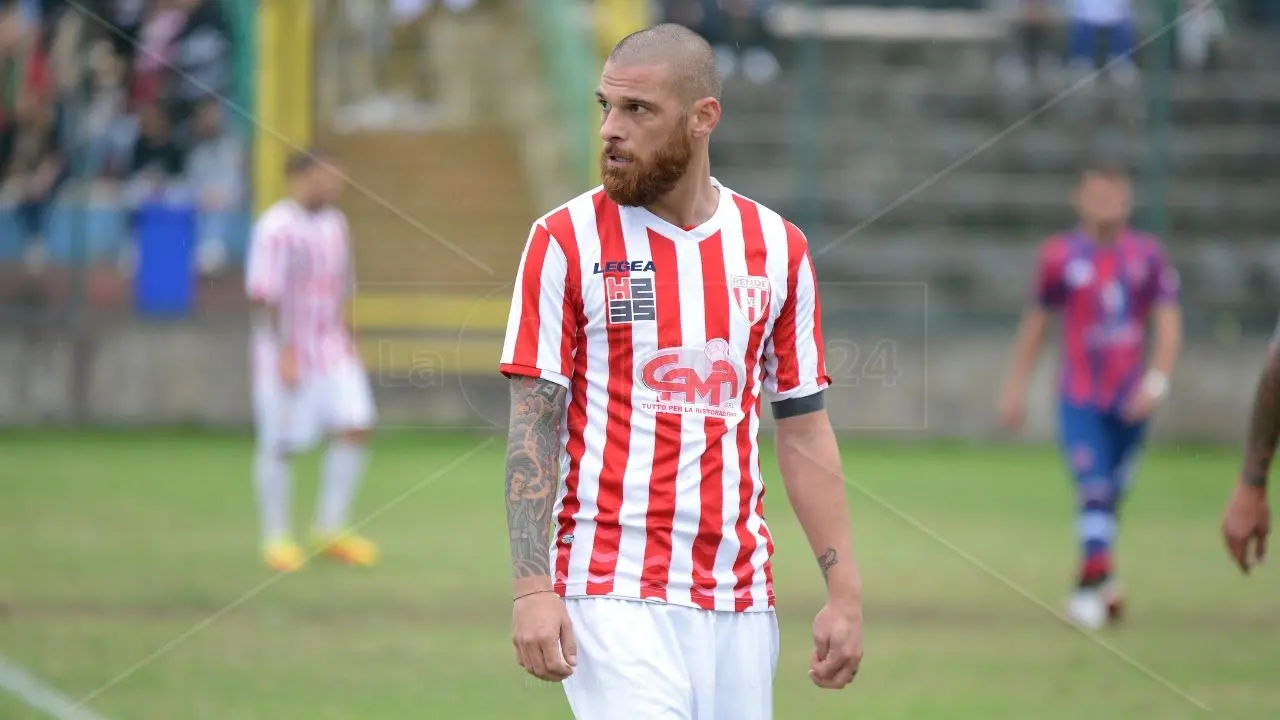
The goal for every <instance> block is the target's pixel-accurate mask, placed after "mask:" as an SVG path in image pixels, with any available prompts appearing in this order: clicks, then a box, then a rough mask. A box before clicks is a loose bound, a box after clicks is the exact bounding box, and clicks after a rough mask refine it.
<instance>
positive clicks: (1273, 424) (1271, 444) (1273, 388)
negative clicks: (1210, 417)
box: [1240, 343, 1280, 487]
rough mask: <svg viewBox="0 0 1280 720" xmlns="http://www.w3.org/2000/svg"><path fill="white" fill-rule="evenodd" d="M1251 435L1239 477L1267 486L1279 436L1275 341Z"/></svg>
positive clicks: (1279, 364) (1279, 369) (1279, 372)
mask: <svg viewBox="0 0 1280 720" xmlns="http://www.w3.org/2000/svg"><path fill="white" fill-rule="evenodd" d="M1248 438H1249V439H1248V442H1246V443H1245V457H1244V468H1243V469H1242V471H1241V474H1240V479H1241V481H1242V482H1244V483H1246V484H1248V485H1252V486H1254V487H1266V485H1267V475H1268V474H1269V473H1270V472H1271V459H1272V458H1273V457H1274V456H1275V453H1276V442H1277V440H1278V439H1280V346H1277V345H1276V344H1274V343H1273V344H1272V346H1271V348H1270V350H1269V351H1268V352H1267V364H1266V367H1265V368H1263V370H1262V376H1261V377H1260V378H1258V386H1257V389H1256V390H1255V391H1254V395H1253V410H1252V412H1251V415H1250V420H1249V434H1248Z"/></svg>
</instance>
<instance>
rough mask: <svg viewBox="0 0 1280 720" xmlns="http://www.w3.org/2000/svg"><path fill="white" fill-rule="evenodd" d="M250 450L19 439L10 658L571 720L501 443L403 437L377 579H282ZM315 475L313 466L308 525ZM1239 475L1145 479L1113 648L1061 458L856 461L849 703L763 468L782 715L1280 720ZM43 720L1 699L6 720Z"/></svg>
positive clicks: (1263, 578) (1134, 507) (1201, 465)
mask: <svg viewBox="0 0 1280 720" xmlns="http://www.w3.org/2000/svg"><path fill="white" fill-rule="evenodd" d="M249 453H250V445H249V442H248V440H247V439H246V438H240V437H225V436H209V437H204V436H199V435H191V434H172V435H130V434H118V435H110V434H98V435H83V434H52V433H12V432H8V431H7V432H6V435H5V436H4V437H3V438H2V439H0V655H3V656H5V657H7V658H9V659H10V660H12V661H14V662H16V663H20V664H21V665H22V666H24V667H25V668H27V669H28V670H30V672H31V673H33V674H34V675H36V676H38V677H40V678H41V679H43V680H44V681H46V682H47V683H49V684H50V685H53V686H55V687H56V688H58V689H59V690H61V691H62V692H63V693H65V694H66V695H68V696H70V697H72V698H75V699H79V698H82V697H85V696H86V695H89V694H90V693H94V692H95V691H96V690H98V689H100V688H102V687H103V686H104V685H106V684H108V683H110V686H109V687H107V688H106V689H105V690H103V691H102V692H101V693H98V694H95V696H94V698H93V701H92V702H91V703H90V706H91V707H92V709H94V710H95V711H96V712H98V713H100V714H101V715H103V716H105V717H106V718H108V720H121V719H125V720H175V719H178V718H181V719H182V720H201V719H204V718H208V719H210V720H213V719H216V720H229V719H235V720H252V719H256V718H263V719H268V718H269V719H270V720H294V719H297V720H322V719H325V718H343V719H350V718H360V719H362V720H379V719H382V718H389V719H390V718H503V719H505V718H521V719H522V720H535V719H541V718H547V719H549V718H567V717H569V712H568V707H567V705H566V703H565V701H564V699H563V695H562V693H561V690H560V688H559V687H557V686H552V685H544V684H541V683H538V682H536V681H532V680H526V679H525V678H524V676H523V674H522V672H521V670H520V669H519V668H518V666H517V665H516V664H515V661H514V659H513V654H512V650H511V643H510V640H509V634H508V629H509V620H510V615H509V612H510V601H509V582H508V574H507V558H506V540H505V537H504V535H505V521H504V517H505V515H504V513H503V510H502V509H501V506H502V491H501V486H502V472H503V455H502V447H501V441H500V440H498V439H485V438H483V437H466V436H441V435H438V434H435V435H433V434H422V435H418V436H409V435H399V436H394V437H386V438H383V439H381V440H380V441H379V443H378V444H377V446H376V447H375V448H374V454H373V458H372V462H371V465H370V469H369V475H368V479H367V482H366V485H365V492H364V494H363V495H362V497H361V501H360V511H361V513H363V515H365V516H368V515H371V514H372V515H374V517H373V518H372V519H371V520H370V521H369V522H368V524H367V525H366V526H365V527H364V529H365V530H366V531H367V532H368V533H369V535H371V536H372V537H373V538H375V539H376V540H378V541H379V542H380V543H381V544H382V548H383V552H384V561H383V564H382V565H381V566H380V567H378V568H376V569H373V570H368V571H358V570H352V569H347V568H341V567H336V566H332V565H328V564H322V563H314V562H313V563H312V564H311V565H309V566H308V567H307V568H305V569H304V570H303V571H302V572H301V573H299V574H296V575H292V576H288V577H282V578H278V579H276V580H275V581H272V577H271V575H270V574H269V573H268V572H267V571H266V570H265V569H264V568H263V567H261V566H260V565H259V563H258V557H257V554H256V538H255V532H256V521H255V516H254V512H253V509H252V508H253V505H252V495H251V484H250V480H249V475H248V472H249V467H250V455H249ZM316 465H317V463H316V459H315V458H314V457H312V458H309V459H308V460H307V461H305V462H304V463H303V464H302V465H301V466H300V467H299V469H298V474H297V476H298V480H299V498H298V500H299V502H298V507H299V512H300V513H301V514H300V517H303V518H306V517H309V515H310V510H311V507H312V505H311V497H312V495H313V489H314V482H313V478H314V476H315V471H316ZM1234 465H1235V463H1234V456H1233V454H1232V453H1224V452H1216V451H1199V450H1197V451H1191V450H1181V451H1175V450H1167V449H1157V450H1156V451H1153V452H1152V454H1151V455H1150V456H1149V457H1148V458H1146V460H1145V461H1144V464H1143V466H1142V467H1141V470H1140V472H1139V475H1138V485H1137V489H1136V491H1135V493H1134V495H1133V497H1132V498H1131V501H1130V503H1129V505H1128V507H1127V509H1126V510H1127V513H1126V518H1125V520H1126V525H1125V528H1124V533H1123V536H1122V539H1121V543H1120V568H1121V572H1122V575H1123V577H1124V581H1125V585H1126V587H1127V590H1128V597H1129V608H1130V617H1129V619H1128V622H1127V624H1126V625H1125V626H1123V627H1121V628H1117V629H1114V630H1110V631H1106V632H1104V633H1101V634H1100V635H1098V636H1097V637H1096V638H1092V637H1089V636H1087V635H1085V634H1083V633H1080V632H1078V631H1076V630H1074V629H1072V628H1071V627H1069V626H1067V625H1065V624H1064V623H1063V622H1062V621H1060V620H1059V619H1057V618H1056V617H1055V613H1056V612H1057V610H1058V609H1059V608H1060V606H1061V605H1062V601H1063V599H1064V597H1065V593H1066V591H1067V589H1068V581H1069V579H1070V575H1071V571H1072V569H1073V565H1074V561H1075V552H1076V551H1075V542H1074V537H1073V536H1074V518H1073V511H1072V499H1071V494H1070V492H1069V484H1068V482H1067V480H1066V479H1065V477H1064V475H1063V472H1062V470H1061V467H1060V465H1059V462H1058V459H1057V456H1056V455H1055V454H1054V453H1053V451H1052V450H1050V449H1047V448H1046V449H1037V450H1031V449H989V448H988V449H973V448H967V447H961V446H945V447H944V446H925V445H909V444H902V445H880V444H858V443H849V444H848V446H847V450H846V457H845V470H846V473H847V475H848V476H849V478H850V481H851V483H853V484H854V485H855V486H856V487H854V488H853V489H851V490H850V502H851V503H852V506H853V513H854V518H855V522H856V528H855V531H856V540H857V549H858V552H859V555H860V561H861V563H862V568H863V573H864V581H865V586H866V588H865V589H866V659H865V663H864V666H863V672H862V673H861V675H860V677H859V679H858V681H857V682H856V683H855V685H854V686H852V687H851V688H850V689H848V690H846V691H844V692H839V693H832V692H828V691H820V690H817V689H815V688H813V687H812V686H811V685H810V684H809V682H808V680H807V678H806V676H805V672H806V669H807V658H808V654H809V652H810V645H809V631H808V628H809V624H810V622H811V620H812V617H813V613H814V612H815V611H816V610H817V609H818V607H819V606H820V604H821V600H822V592H821V585H820V580H819V575H818V571H817V569H816V567H815V565H814V562H813V559H812V556H811V555H810V552H809V550H808V548H807V546H806V545H805V543H804V539H803V536H802V535H801V533H800V530H799V527H798V525H797V524H796V522H795V520H794V518H793V517H792V515H791V512H790V508H789V507H788V506H787V503H786V499H785V497H784V494H783V492H782V488H781V483H780V482H778V481H777V473H776V469H775V468H776V466H775V465H774V460H773V457H772V455H771V454H768V453H767V454H766V456H765V458H764V467H765V469H766V476H767V477H768V478H769V479H770V481H771V485H770V487H771V488H772V490H771V492H770V493H769V495H768V499H767V505H768V515H769V518H770V519H771V526H772V528H773V530H774V537H775V539H776V541H777V546H778V553H777V556H776V559H775V567H776V571H775V574H776V578H777V587H778V596H779V599H778V612H779V617H780V622H781V625H782V632H783V645H782V656H781V659H780V662H779V669H778V677H777V683H776V687H777V692H776V702H775V708H776V711H775V716H776V717H777V718H779V720H793V719H794V720H799V719H801V718H804V719H805V720H809V719H811V720H826V719H833V720H834V719H836V718H869V719H874V720H892V719H895V718H911V719H913V720H914V719H919V720H933V719H935V718H936V719H944V718H946V719H950V718H955V719H956V720H970V719H973V720H978V719H982V720H992V719H998V718H1010V719H1017V720H1027V719H1029V718H1034V719H1035V720H1052V719H1054V718H1064V719H1068V720H1080V718H1089V719H1090V720H1106V719H1111V718H1116V719H1124V720H1129V719H1147V718H1190V717H1196V716H1199V715H1205V714H1209V713H1208V712H1207V711H1205V710H1202V709H1199V708H1197V707H1196V705H1195V704H1194V703H1193V702H1192V701H1191V700H1188V699H1186V698H1185V697H1183V696H1182V695H1180V694H1179V693H1180V692H1181V693H1186V694H1188V695H1190V696H1192V697H1194V698H1196V699H1197V700H1199V701H1200V702H1202V703H1204V704H1206V705H1207V706H1209V707H1210V708H1212V711H1213V714H1216V715H1219V716H1221V717H1231V718H1263V717H1280V682H1278V681H1277V679H1276V678H1277V676H1278V675H1280V577H1278V576H1277V575H1276V574H1275V573H1274V572H1270V571H1268V570H1267V569H1265V568H1264V569H1263V571H1262V572H1261V573H1260V574H1258V575H1256V576H1255V577H1253V578H1250V579H1248V580H1244V579H1242V578H1241V577H1240V575H1239V573H1238V572H1237V571H1236V570H1235V569H1233V568H1232V567H1231V565H1230V564H1229V563H1228V561H1227V559H1226V555H1225V553H1224V552H1223V551H1222V550H1221V548H1220V543H1219V541H1218V535H1217V523H1218V515H1219V511H1220V508H1221V506H1222V502H1223V501H1224V499H1225V495H1226V493H1227V490H1228V488H1229V483H1230V481H1231V477H1232V471H1233V468H1234ZM269 581H270V582H269ZM268 582H269V584H266V585H265V587H264V583H268ZM179 639H181V641H180V642H176V643H175V640H179ZM1108 647H1110V648H1112V649H1108ZM162 650H163V652H161V651H162ZM1113 650H1114V651H1113ZM1120 654H1123V655H1124V656H1126V657H1127V658H1128V659H1125V658H1123V657H1121V656H1120ZM153 656H154V657H153ZM148 658H151V659H150V660H148ZM144 660H147V662H145V663H144V662H143V661H144ZM135 667H136V670H135V671H133V672H131V673H130V674H128V675H127V676H124V677H122V675H123V674H124V673H126V671H129V670H130V669H131V668H135ZM1153 673H1154V674H1156V675H1158V676H1160V677H1161V678H1163V680H1156V679H1153V678H1152V677H1151V674H1153ZM1164 682H1167V683H1170V684H1172V685H1173V686H1176V687H1177V688H1178V690H1177V691H1175V690H1172V689H1170V688H1168V687H1166V686H1165V685H1164V684H1162V683H1164ZM37 717H41V716H40V715H38V714H36V713H35V712H34V711H32V710H30V709H28V708H27V707H26V706H25V705H24V704H22V703H21V702H20V701H18V700H16V699H15V698H14V697H12V696H10V695H5V694H0V718H5V719H12V720H26V719H28V718H37Z"/></svg>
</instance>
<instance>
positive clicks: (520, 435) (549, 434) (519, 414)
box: [506, 377, 567, 594]
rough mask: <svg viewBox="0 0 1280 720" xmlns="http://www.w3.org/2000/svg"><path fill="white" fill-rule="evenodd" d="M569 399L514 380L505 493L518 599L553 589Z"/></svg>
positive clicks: (539, 383) (538, 383) (536, 383)
mask: <svg viewBox="0 0 1280 720" xmlns="http://www.w3.org/2000/svg"><path fill="white" fill-rule="evenodd" d="M566 394H567V391H566V390H565V388H564V387H562V386H560V385H557V384H556V383H553V382H550V381H548V380H541V379H538V378H531V377H514V378H512V379H511V421H510V427H509V430H508V434H507V481H506V488H507V529H508V532H509V533H510V539H511V569H512V574H513V580H514V581H515V584H516V594H523V593H527V592H535V591H539V590H548V589H550V588H551V569H550V555H551V553H550V545H551V509H552V507H553V506H554V505H555V502H556V491H557V484H558V482H559V479H560V428H561V425H562V423H563V420H564V411H565V395H566Z"/></svg>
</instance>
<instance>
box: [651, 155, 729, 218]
mask: <svg viewBox="0 0 1280 720" xmlns="http://www.w3.org/2000/svg"><path fill="white" fill-rule="evenodd" d="M719 207H720V189H719V188H717V187H716V186H715V185H712V184H711V171H710V167H709V166H708V165H707V163H706V162H705V160H704V161H703V162H701V163H700V162H698V161H696V160H695V161H693V162H691V163H690V164H689V170H688V172H686V173H685V174H684V177H682V178H680V182H678V183H676V186H675V187H674V188H672V189H671V192H669V193H667V194H666V195H663V196H662V197H661V198H660V199H659V200H658V201H657V202H655V203H653V204H652V205H650V206H648V207H647V208H645V209H646V210H648V211H649V212H651V213H653V214H654V215H657V216H658V217H660V218H662V219H663V220H666V221H667V222H669V223H671V224H672V225H675V226H676V227H682V228H692V227H697V226H699V225H701V224H703V223H705V222H706V221H708V220H710V219H711V218H712V216H714V215H715V214H716V210H717V209H719Z"/></svg>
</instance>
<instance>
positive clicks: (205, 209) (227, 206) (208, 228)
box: [186, 98, 246, 270]
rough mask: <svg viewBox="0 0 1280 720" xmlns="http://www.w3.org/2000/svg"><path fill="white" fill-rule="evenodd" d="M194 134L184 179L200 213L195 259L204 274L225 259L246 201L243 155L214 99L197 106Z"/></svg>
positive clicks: (243, 152)
mask: <svg viewBox="0 0 1280 720" xmlns="http://www.w3.org/2000/svg"><path fill="white" fill-rule="evenodd" d="M194 131H195V136H196V143H195V146H194V147H193V148H192V149H191V153H190V155H188V156H187V167H186V179H187V182H188V184H189V185H190V189H191V192H192V194H193V196H194V199H195V204H196V208H197V211H198V213H199V215H198V218H199V233H200V248H199V255H198V257H200V258H201V265H202V266H203V267H204V268H205V269H206V270H212V269H214V268H216V267H218V266H220V265H221V261H222V259H223V258H224V257H225V256H226V250H227V246H228V245H229V244H230V243H231V241H232V238H231V233H232V232H234V231H235V227H234V225H233V224H232V223H233V222H234V219H235V218H236V217H237V214H236V212H237V211H238V210H240V209H241V208H242V207H243V203H244V201H245V165H246V157H245V155H246V153H245V147H244V145H243V143H241V141H240V138H238V137H237V136H236V135H235V134H234V133H231V132H228V131H227V128H226V123H225V122H224V118H223V107H222V103H221V102H220V101H218V100H217V99H216V98H207V99H205V100H204V101H202V102H201V103H200V105H199V107H198V108H197V110H196V116H195V128H194Z"/></svg>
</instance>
